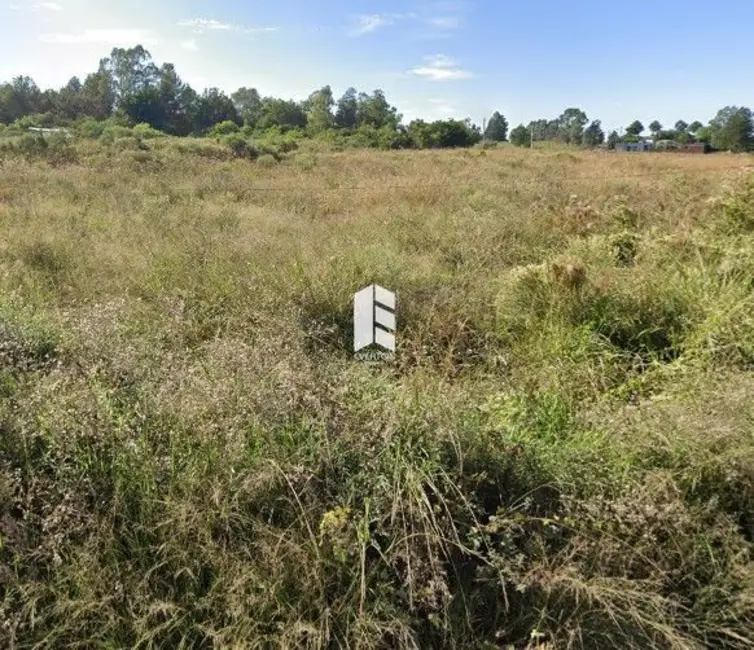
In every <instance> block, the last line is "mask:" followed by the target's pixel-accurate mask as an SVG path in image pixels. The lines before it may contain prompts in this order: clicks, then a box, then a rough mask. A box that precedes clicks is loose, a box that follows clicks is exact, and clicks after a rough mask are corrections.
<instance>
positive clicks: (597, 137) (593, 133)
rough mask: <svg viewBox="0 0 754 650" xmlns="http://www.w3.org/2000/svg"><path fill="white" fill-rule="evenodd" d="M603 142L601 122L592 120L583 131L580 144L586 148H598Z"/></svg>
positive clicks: (603, 135)
mask: <svg viewBox="0 0 754 650" xmlns="http://www.w3.org/2000/svg"><path fill="white" fill-rule="evenodd" d="M604 142H605V132H604V131H603V130H602V122H600V120H593V121H592V123H591V124H590V125H589V126H588V127H586V129H584V134H583V136H582V138H581V143H582V144H583V145H584V146H587V147H598V146H599V145H601V144H604Z"/></svg>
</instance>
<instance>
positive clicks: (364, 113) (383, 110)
mask: <svg viewBox="0 0 754 650" xmlns="http://www.w3.org/2000/svg"><path fill="white" fill-rule="evenodd" d="M356 121H357V124H358V126H363V125H369V126H373V127H375V128H377V129H379V128H381V127H383V126H391V127H393V128H396V127H397V126H398V124H399V123H400V121H401V116H400V115H398V109H396V108H395V107H394V106H391V105H390V104H389V103H388V101H387V99H386V98H385V93H384V92H383V91H382V90H379V89H378V90H375V91H374V92H373V93H372V94H371V95H368V94H366V93H359V96H358V98H357V108H356Z"/></svg>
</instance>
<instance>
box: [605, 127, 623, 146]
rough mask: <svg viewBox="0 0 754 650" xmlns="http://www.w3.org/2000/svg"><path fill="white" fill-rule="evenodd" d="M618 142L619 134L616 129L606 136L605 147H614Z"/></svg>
mask: <svg viewBox="0 0 754 650" xmlns="http://www.w3.org/2000/svg"><path fill="white" fill-rule="evenodd" d="M619 142H620V136H618V132H617V131H610V135H608V136H607V148H608V149H615V147H616V145H617V144H618V143H619Z"/></svg>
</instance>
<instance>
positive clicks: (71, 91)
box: [56, 77, 85, 120]
mask: <svg viewBox="0 0 754 650" xmlns="http://www.w3.org/2000/svg"><path fill="white" fill-rule="evenodd" d="M82 90H83V85H82V84H81V81H80V80H79V78H78V77H71V79H70V80H69V81H68V83H67V84H66V85H65V86H63V87H62V88H61V89H60V92H58V98H57V106H56V112H57V113H58V114H59V115H60V116H61V117H63V118H65V119H69V120H75V119H77V118H78V117H81V116H83V115H84V114H85V109H84V101H83V97H82Z"/></svg>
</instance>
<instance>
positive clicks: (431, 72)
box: [409, 54, 474, 81]
mask: <svg viewBox="0 0 754 650" xmlns="http://www.w3.org/2000/svg"><path fill="white" fill-rule="evenodd" d="M424 61H425V65H422V66H418V67H416V68H413V69H411V70H410V71H409V72H410V73H411V74H414V75H417V76H419V77H426V78H427V79H430V80H431V81H451V80H455V79H470V78H471V77H473V76H474V74H473V73H472V72H470V71H468V70H464V69H462V68H460V67H458V64H457V63H456V61H455V60H453V59H451V58H450V57H447V56H445V55H444V54H435V55H433V56H426V57H424Z"/></svg>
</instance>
